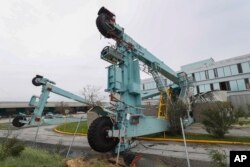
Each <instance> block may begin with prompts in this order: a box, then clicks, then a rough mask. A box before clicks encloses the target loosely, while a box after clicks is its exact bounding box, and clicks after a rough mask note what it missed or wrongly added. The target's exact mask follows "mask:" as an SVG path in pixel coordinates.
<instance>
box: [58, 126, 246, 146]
mask: <svg viewBox="0 0 250 167" xmlns="http://www.w3.org/2000/svg"><path fill="white" fill-rule="evenodd" d="M53 131H54V132H57V133H60V134H65V135H74V133H71V132H63V131H60V130H58V129H56V128H54V129H53ZM76 135H78V136H87V135H88V134H83V133H76ZM136 139H138V140H146V141H171V142H183V139H167V138H150V137H137V138H136ZM186 142H188V143H201V144H231V145H250V142H249V143H248V142H232V141H216V140H190V139H187V140H186Z"/></svg>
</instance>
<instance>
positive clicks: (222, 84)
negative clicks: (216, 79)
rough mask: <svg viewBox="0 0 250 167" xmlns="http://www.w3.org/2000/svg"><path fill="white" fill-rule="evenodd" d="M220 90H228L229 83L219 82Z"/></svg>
mask: <svg viewBox="0 0 250 167" xmlns="http://www.w3.org/2000/svg"><path fill="white" fill-rule="evenodd" d="M220 90H230V85H229V82H228V81H226V82H220Z"/></svg>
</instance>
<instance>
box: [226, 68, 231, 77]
mask: <svg viewBox="0 0 250 167" xmlns="http://www.w3.org/2000/svg"><path fill="white" fill-rule="evenodd" d="M224 73H225V76H226V77H227V76H230V75H232V74H231V70H230V67H229V66H225V67H224Z"/></svg>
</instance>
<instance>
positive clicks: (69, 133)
mask: <svg viewBox="0 0 250 167" xmlns="http://www.w3.org/2000/svg"><path fill="white" fill-rule="evenodd" d="M53 131H54V132H57V133H60V134H64V135H74V134H76V135H78V136H87V135H88V134H83V133H71V132H63V131H60V130H58V129H56V128H54V129H53Z"/></svg>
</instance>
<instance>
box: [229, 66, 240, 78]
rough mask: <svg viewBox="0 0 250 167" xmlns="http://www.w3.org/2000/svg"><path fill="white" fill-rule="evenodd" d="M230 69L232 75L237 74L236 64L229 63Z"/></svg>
mask: <svg viewBox="0 0 250 167" xmlns="http://www.w3.org/2000/svg"><path fill="white" fill-rule="evenodd" d="M230 69H231V73H232V75H237V74H239V71H238V67H237V65H236V64H234V65H231V66H230Z"/></svg>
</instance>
